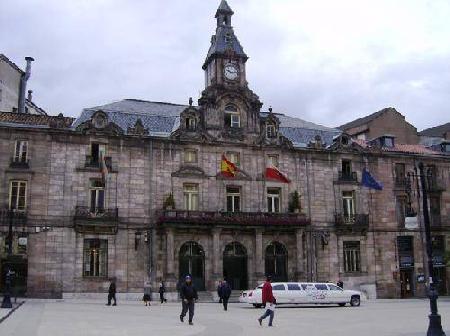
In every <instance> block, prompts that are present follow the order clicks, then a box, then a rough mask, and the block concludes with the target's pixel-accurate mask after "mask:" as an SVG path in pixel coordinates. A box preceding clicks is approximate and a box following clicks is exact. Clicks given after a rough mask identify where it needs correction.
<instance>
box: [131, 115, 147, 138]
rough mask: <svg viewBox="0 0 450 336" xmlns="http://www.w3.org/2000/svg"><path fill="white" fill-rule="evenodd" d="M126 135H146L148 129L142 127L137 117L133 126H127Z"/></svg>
mask: <svg viewBox="0 0 450 336" xmlns="http://www.w3.org/2000/svg"><path fill="white" fill-rule="evenodd" d="M127 134H128V135H137V136H144V135H148V130H147V129H146V128H145V127H144V124H143V123H142V120H141V118H138V119H137V120H136V122H135V124H134V126H133V127H128V129H127Z"/></svg>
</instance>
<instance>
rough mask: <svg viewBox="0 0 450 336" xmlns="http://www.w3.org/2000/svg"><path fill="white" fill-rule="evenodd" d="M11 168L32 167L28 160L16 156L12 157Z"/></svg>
mask: <svg viewBox="0 0 450 336" xmlns="http://www.w3.org/2000/svg"><path fill="white" fill-rule="evenodd" d="M9 167H10V168H19V169H28V168H30V165H29V161H28V160H18V159H15V158H11V161H10V163H9Z"/></svg>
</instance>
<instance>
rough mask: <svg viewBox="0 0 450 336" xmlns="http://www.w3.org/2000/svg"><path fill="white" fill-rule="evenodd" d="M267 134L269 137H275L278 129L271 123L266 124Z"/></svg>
mask: <svg viewBox="0 0 450 336" xmlns="http://www.w3.org/2000/svg"><path fill="white" fill-rule="evenodd" d="M266 134H267V138H269V139H270V138H275V137H276V136H277V130H276V128H275V125H272V124H269V125H267V126H266Z"/></svg>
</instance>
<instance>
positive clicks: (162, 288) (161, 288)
mask: <svg viewBox="0 0 450 336" xmlns="http://www.w3.org/2000/svg"><path fill="white" fill-rule="evenodd" d="M165 292H166V286H164V282H162V281H161V284H160V285H159V300H160V301H161V303H164V302H167V300H166V299H165V298H164V293H165Z"/></svg>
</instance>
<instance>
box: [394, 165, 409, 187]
mask: <svg viewBox="0 0 450 336" xmlns="http://www.w3.org/2000/svg"><path fill="white" fill-rule="evenodd" d="M394 171H395V184H396V185H397V186H404V185H405V184H406V176H405V164H404V163H396V164H395V166H394Z"/></svg>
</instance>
